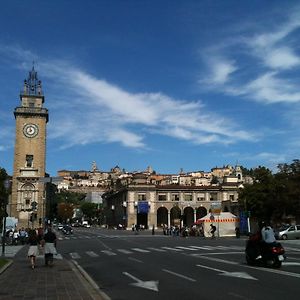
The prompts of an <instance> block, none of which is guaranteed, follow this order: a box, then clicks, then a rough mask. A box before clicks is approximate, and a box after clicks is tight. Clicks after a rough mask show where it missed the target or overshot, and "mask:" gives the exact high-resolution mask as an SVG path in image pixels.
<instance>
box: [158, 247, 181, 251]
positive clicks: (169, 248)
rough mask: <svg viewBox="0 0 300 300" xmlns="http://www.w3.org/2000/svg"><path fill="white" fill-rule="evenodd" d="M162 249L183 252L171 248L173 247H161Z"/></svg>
mask: <svg viewBox="0 0 300 300" xmlns="http://www.w3.org/2000/svg"><path fill="white" fill-rule="evenodd" d="M161 248H162V249H165V250H171V251H182V250H181V249H176V248H171V247H161Z"/></svg>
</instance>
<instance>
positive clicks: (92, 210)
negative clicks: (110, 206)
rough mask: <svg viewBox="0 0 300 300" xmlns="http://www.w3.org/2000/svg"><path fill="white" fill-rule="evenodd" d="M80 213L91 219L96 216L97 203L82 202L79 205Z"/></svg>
mask: <svg viewBox="0 0 300 300" xmlns="http://www.w3.org/2000/svg"><path fill="white" fill-rule="evenodd" d="M80 208H81V210H82V213H83V215H84V216H85V217H87V218H89V219H91V218H94V217H96V216H97V213H98V205H97V204H95V203H90V202H84V203H82V204H81V206H80Z"/></svg>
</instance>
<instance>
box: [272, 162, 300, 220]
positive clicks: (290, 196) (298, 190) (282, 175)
mask: <svg viewBox="0 0 300 300" xmlns="http://www.w3.org/2000/svg"><path fill="white" fill-rule="evenodd" d="M278 169H279V172H278V173H277V174H276V180H277V181H278V182H279V184H280V186H281V190H282V193H281V204H282V209H283V216H284V217H287V216H288V215H292V216H295V217H296V220H297V221H300V185H299V183H300V160H299V159H295V160H293V162H292V163H291V164H286V163H285V164H279V165H278Z"/></svg>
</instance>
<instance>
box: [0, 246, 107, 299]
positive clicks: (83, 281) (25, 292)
mask: <svg viewBox="0 0 300 300" xmlns="http://www.w3.org/2000/svg"><path fill="white" fill-rule="evenodd" d="M18 250H19V251H18ZM7 251H8V252H6V253H7V254H8V255H7V257H9V256H13V255H14V253H13V252H14V251H15V252H17V251H18V252H17V253H16V254H15V256H13V258H12V261H13V263H12V264H11V265H10V266H9V267H8V268H7V269H6V270H5V271H4V272H2V273H1V274H0V299H1V300H13V299H32V300H37V299H39V300H56V299H61V300H65V299H66V300H67V299H70V300H71V299H72V300H79V299H80V300H104V299H107V298H106V297H105V295H101V292H100V290H99V288H98V287H97V286H96V285H95V284H93V282H92V281H91V280H90V278H89V276H88V275H87V274H86V273H85V272H84V270H82V269H81V268H80V267H78V265H77V264H76V263H72V262H71V261H67V260H65V259H55V260H54V266H53V267H45V266H44V259H43V257H42V256H39V257H38V258H37V262H36V268H35V269H34V270H32V269H31V268H30V262H29V259H28V258H27V251H28V246H24V247H23V248H21V250H20V249H16V248H9V247H7Z"/></svg>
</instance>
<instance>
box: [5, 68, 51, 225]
mask: <svg viewBox="0 0 300 300" xmlns="http://www.w3.org/2000/svg"><path fill="white" fill-rule="evenodd" d="M20 100H21V105H20V106H18V107H16V108H15V110H14V116H15V120H16V136H15V153H14V168H13V182H12V197H11V201H10V203H9V215H10V216H12V217H15V218H17V219H18V221H19V226H24V227H29V226H36V225H37V224H38V223H42V220H43V219H44V217H45V215H46V205H45V183H44V182H43V180H42V179H43V178H44V177H45V161H46V124H47V122H48V110H47V109H46V108H44V107H43V104H44V95H43V91H42V84H41V81H40V80H38V77H37V72H36V71H35V70H34V67H33V68H32V70H31V71H30V72H29V76H28V78H27V79H26V80H25V81H24V88H23V90H22V91H21V94H20ZM35 222H36V223H35Z"/></svg>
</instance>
